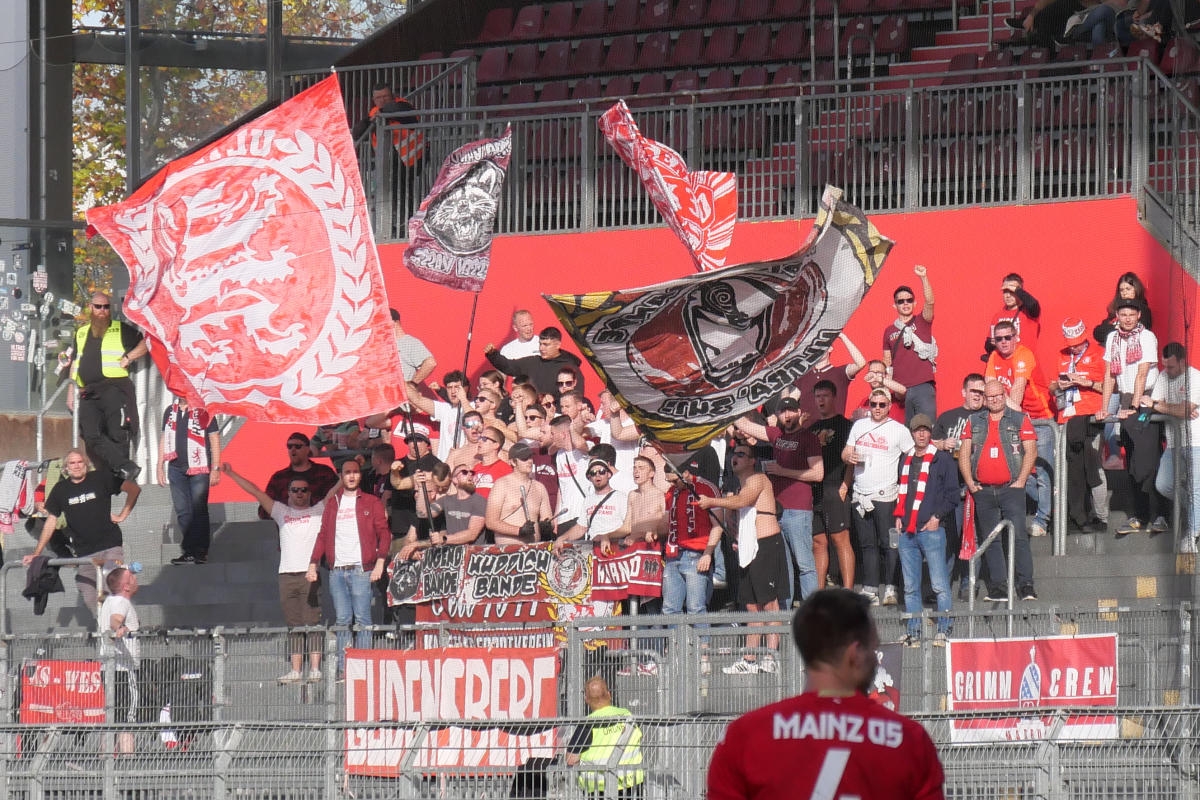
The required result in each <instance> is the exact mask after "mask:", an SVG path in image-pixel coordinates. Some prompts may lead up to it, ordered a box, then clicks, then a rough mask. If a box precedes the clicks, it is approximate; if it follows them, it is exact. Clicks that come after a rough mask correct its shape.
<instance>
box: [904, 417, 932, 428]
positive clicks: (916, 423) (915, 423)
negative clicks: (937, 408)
mask: <svg viewBox="0 0 1200 800" xmlns="http://www.w3.org/2000/svg"><path fill="white" fill-rule="evenodd" d="M919 428H928V429H929V430H933V420H931V419H930V418H929V415H928V414H917V415H916V416H915V417H913V418H912V422H910V423H908V429H909V430H910V431H915V430H917V429H919Z"/></svg>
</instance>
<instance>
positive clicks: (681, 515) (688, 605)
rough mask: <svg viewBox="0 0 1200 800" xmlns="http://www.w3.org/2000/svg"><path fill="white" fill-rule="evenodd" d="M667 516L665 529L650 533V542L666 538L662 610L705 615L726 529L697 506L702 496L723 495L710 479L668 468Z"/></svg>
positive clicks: (673, 612)
mask: <svg viewBox="0 0 1200 800" xmlns="http://www.w3.org/2000/svg"><path fill="white" fill-rule="evenodd" d="M666 475H667V483H668V484H669V488H668V489H667V500H666V503H667V515H666V518H665V520H664V522H663V528H665V530H660V531H658V532H655V533H652V534H647V539H648V540H650V541H658V540H660V539H661V540H663V541H664V542H665V546H664V550H663V579H662V587H663V588H662V613H663V614H682V613H684V610H685V609H686V611H687V613H689V614H703V613H705V611H707V610H708V601H709V598H710V597H711V596H712V591H713V565H714V554H715V553H716V552H717V548H719V547H720V546H721V536H722V535H723V533H724V531H723V530H722V528H721V526H720V525H717V524H715V523H714V522H713V515H712V514H710V513H709V512H707V511H704V510H702V509H701V508H700V507H699V506H698V505H696V500H697V498H700V497H720V496H721V493H720V492H719V491H718V490H717V487H716V486H713V485H712V484H711V483H709V482H708V481H706V480H704V478H701V477H700V476H699V475H695V474H693V473H692V472H691V471H690V470H689V469H688V468H687V466H686V465H685V466H684V467H683V472H678V471H676V470H674V469H668V470H667V473H666Z"/></svg>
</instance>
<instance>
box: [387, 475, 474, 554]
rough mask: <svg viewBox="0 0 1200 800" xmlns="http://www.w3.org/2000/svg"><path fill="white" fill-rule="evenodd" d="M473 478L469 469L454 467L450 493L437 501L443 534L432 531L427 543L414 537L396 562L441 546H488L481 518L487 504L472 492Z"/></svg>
mask: <svg viewBox="0 0 1200 800" xmlns="http://www.w3.org/2000/svg"><path fill="white" fill-rule="evenodd" d="M473 479H474V475H473V474H472V472H471V469H470V467H463V466H459V467H455V469H454V471H453V472H452V473H451V475H450V491H449V493H447V494H444V495H441V496H439V497H438V498H437V504H438V505H439V506H441V507H442V514H443V516H444V517H445V519H446V530H445V531H444V532H443V531H434V532H433V533H432V534H431V535H430V538H429V539H422V540H417V539H416V538H415V537H413V538H411V539H410V540H409V541H407V542H405V544H404V546H403V547H401V548H400V552H399V554H398V556H397V557H398V558H399V559H400V560H401V561H408V560H410V559H411V558H412V557H413V554H414V553H416V552H417V551H419V550H425V549H428V548H429V547H440V546H441V545H443V544H487V531H486V530H485V529H484V517H485V514H486V507H487V501H486V500H484V499H483V498H482V497H480V496H479V495H478V494H477V493H476V492H475V484H474V483H472V481H473Z"/></svg>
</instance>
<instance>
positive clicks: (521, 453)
mask: <svg viewBox="0 0 1200 800" xmlns="http://www.w3.org/2000/svg"><path fill="white" fill-rule="evenodd" d="M508 457H509V458H511V459H512V460H513V461H526V460H528V459H530V458H533V448H532V447H530V446H529V445H527V444H525V443H524V442H517V443H516V444H514V445H513V446H512V447H510V448H508Z"/></svg>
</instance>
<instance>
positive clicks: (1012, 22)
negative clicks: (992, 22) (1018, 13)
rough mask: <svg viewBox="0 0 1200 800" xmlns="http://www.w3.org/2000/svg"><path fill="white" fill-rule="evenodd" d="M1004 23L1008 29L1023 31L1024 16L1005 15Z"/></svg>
mask: <svg viewBox="0 0 1200 800" xmlns="http://www.w3.org/2000/svg"><path fill="white" fill-rule="evenodd" d="M1004 24H1005V26H1006V27H1007V28H1008V29H1009V30H1013V31H1023V30H1025V18H1024V17H1005V18H1004Z"/></svg>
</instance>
